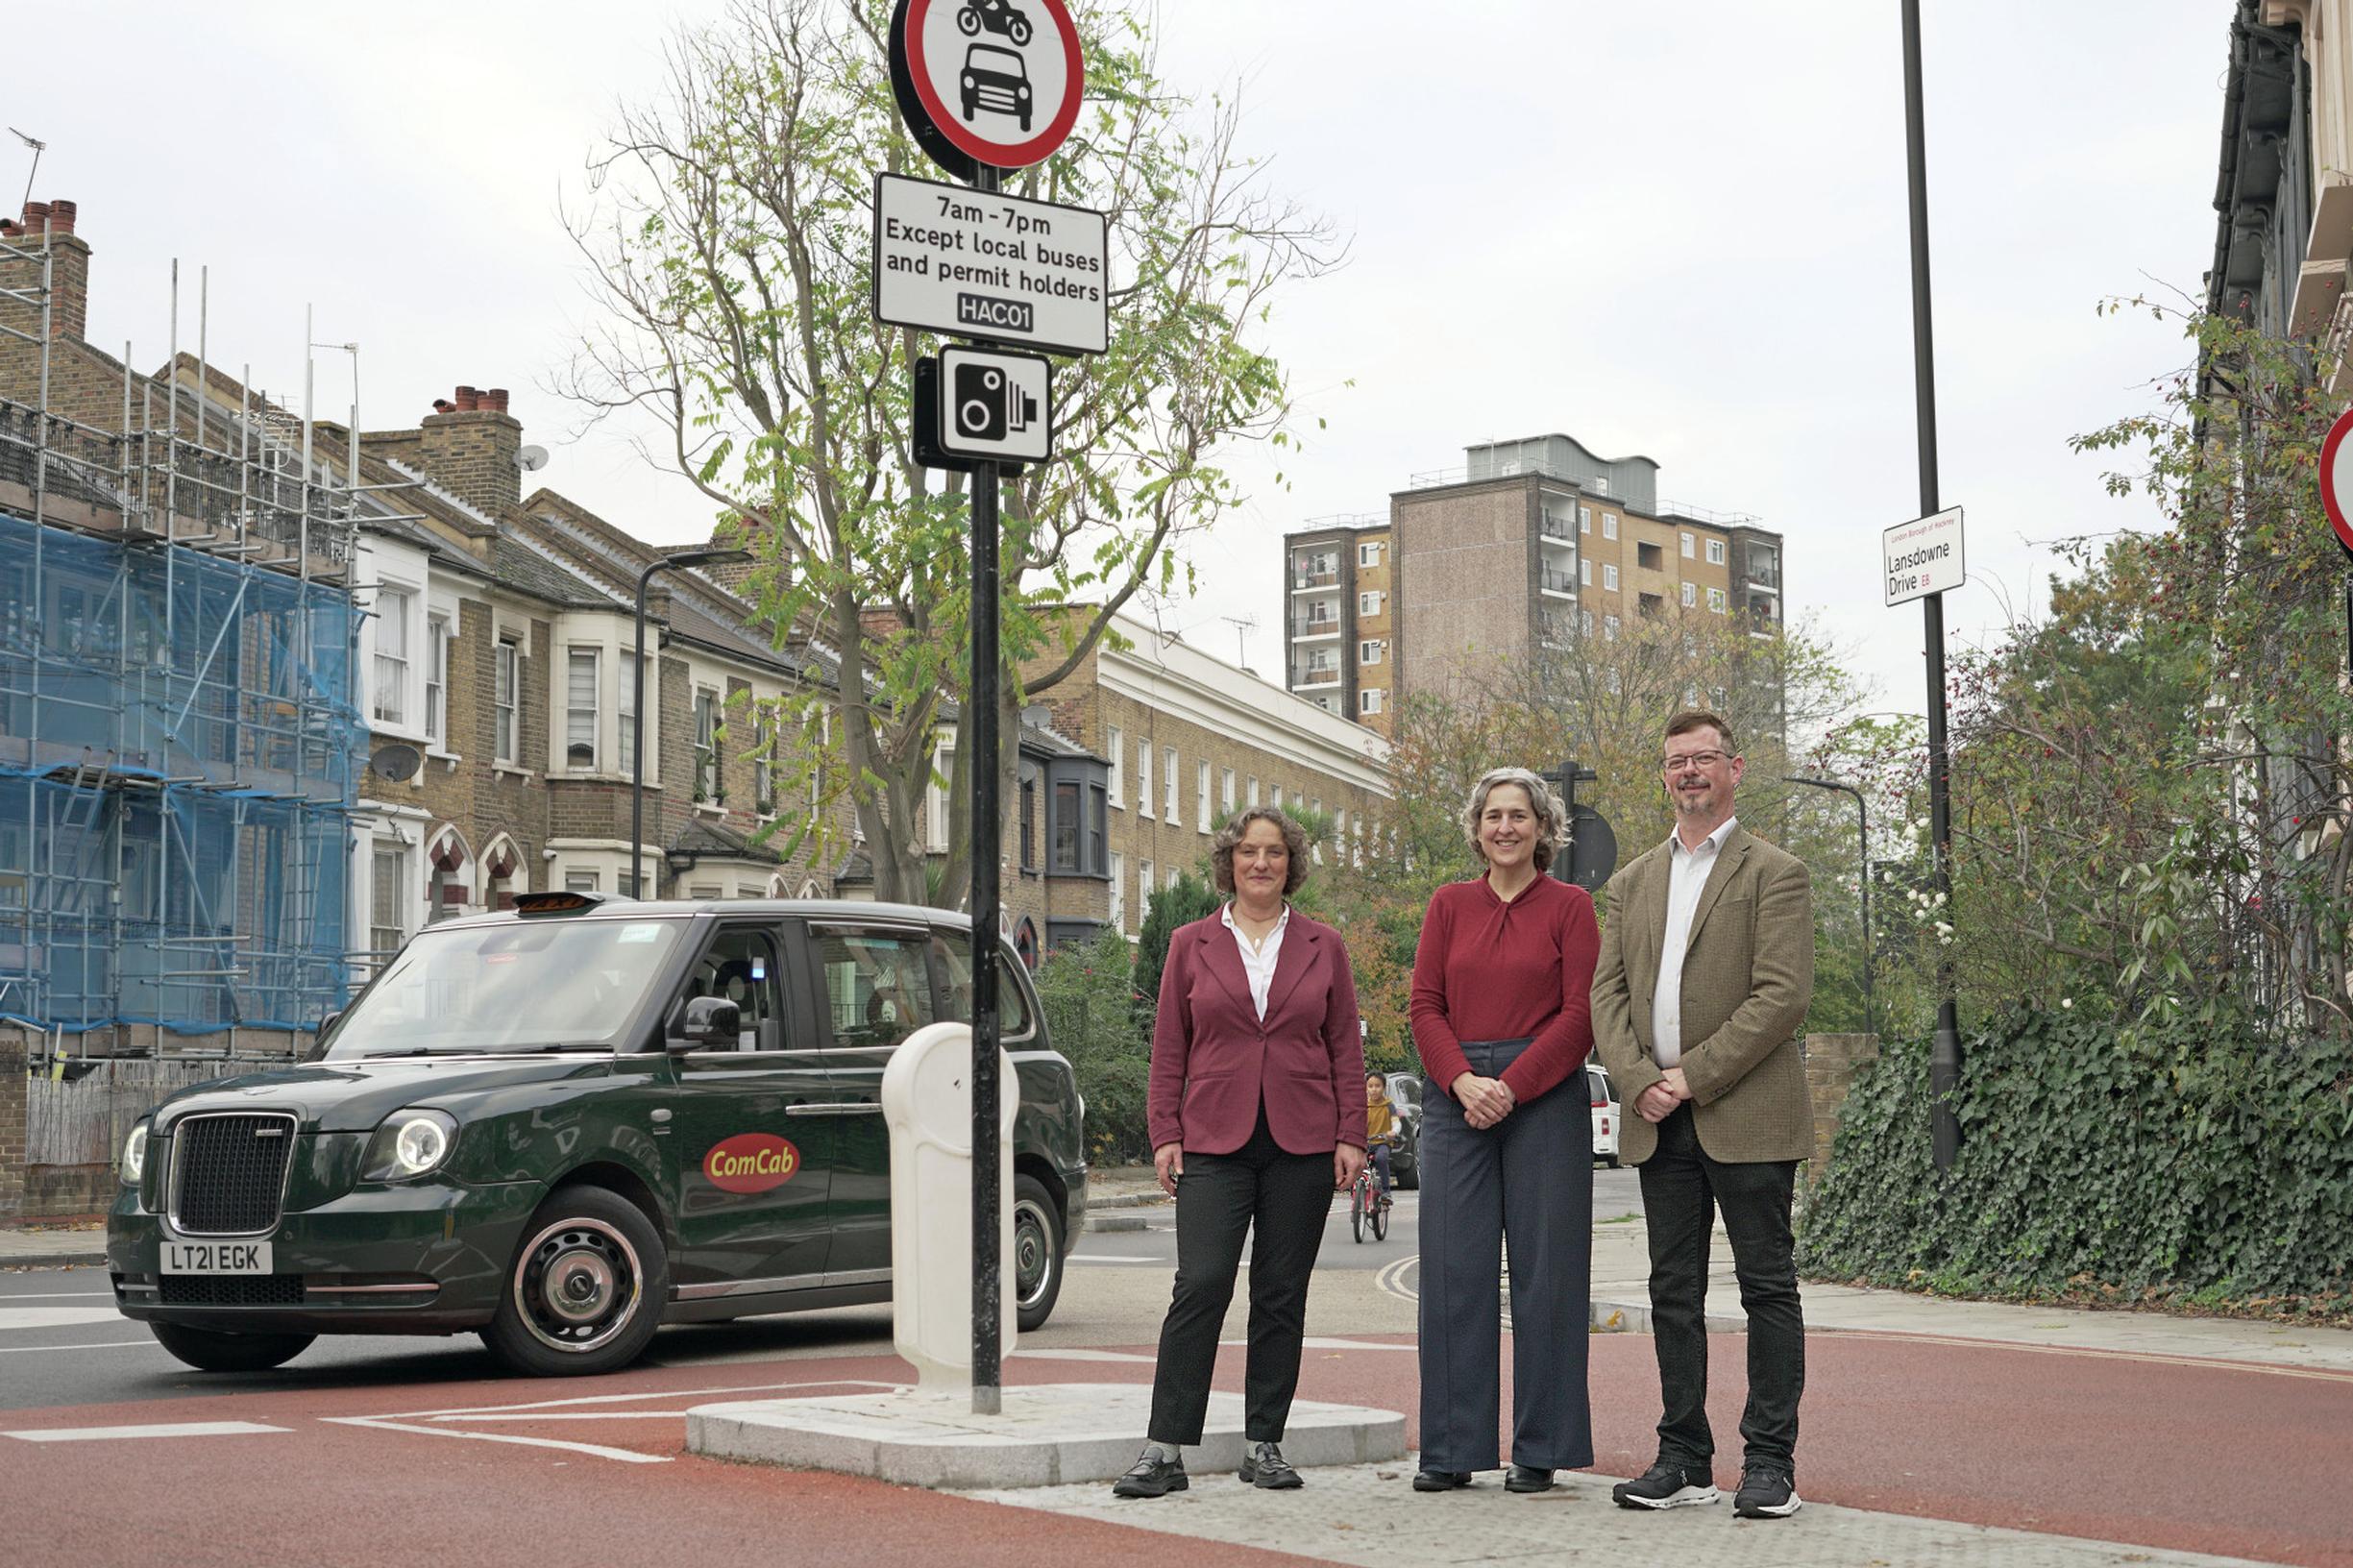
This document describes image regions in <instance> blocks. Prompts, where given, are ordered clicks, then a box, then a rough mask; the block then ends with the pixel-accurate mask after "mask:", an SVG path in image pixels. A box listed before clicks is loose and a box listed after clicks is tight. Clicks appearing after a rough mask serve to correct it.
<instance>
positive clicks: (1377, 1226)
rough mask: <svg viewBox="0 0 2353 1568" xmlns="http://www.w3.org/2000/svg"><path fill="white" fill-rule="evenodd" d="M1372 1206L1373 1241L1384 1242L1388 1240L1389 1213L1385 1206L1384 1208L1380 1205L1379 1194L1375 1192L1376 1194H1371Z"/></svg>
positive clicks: (1383, 1205)
mask: <svg viewBox="0 0 2353 1568" xmlns="http://www.w3.org/2000/svg"><path fill="white" fill-rule="evenodd" d="M1372 1204H1373V1239H1374V1240H1376V1241H1386V1240H1387V1239H1388V1238H1389V1211H1388V1208H1387V1206H1385V1204H1383V1203H1382V1201H1381V1194H1380V1193H1378V1192H1376V1193H1374V1194H1373V1199H1372Z"/></svg>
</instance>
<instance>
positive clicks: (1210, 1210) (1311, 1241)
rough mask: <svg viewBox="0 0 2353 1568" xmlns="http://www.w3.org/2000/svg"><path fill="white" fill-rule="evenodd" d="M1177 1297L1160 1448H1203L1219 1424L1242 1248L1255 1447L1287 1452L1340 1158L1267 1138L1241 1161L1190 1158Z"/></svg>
mask: <svg viewBox="0 0 2353 1568" xmlns="http://www.w3.org/2000/svg"><path fill="white" fill-rule="evenodd" d="M1176 1212H1177V1273H1176V1291H1175V1294H1174V1297H1173V1299H1172V1300H1170V1302H1169V1304H1168V1316H1167V1319H1166V1320H1165V1321H1164V1322H1163V1323H1162V1325H1161V1331H1160V1361H1159V1364H1158V1365H1156V1366H1155V1367H1154V1368H1153V1371H1152V1426H1151V1429H1150V1432H1149V1433H1148V1435H1149V1436H1150V1437H1151V1439H1152V1440H1153V1441H1154V1442H1156V1443H1174V1444H1178V1445H1188V1446H1189V1445H1190V1444H1194V1443H1198V1442H1199V1441H1200V1440H1201V1424H1202V1422H1203V1420H1204V1419H1205V1418H1206V1417H1207V1416H1208V1414H1209V1403H1210V1378H1211V1375H1212V1374H1213V1372H1215V1370H1216V1366H1217V1335H1218V1332H1219V1330H1220V1329H1222V1328H1223V1327H1224V1325H1225V1318H1226V1308H1227V1307H1228V1306H1229V1305H1231V1304H1232V1302H1233V1300H1234V1276H1235V1275H1237V1274H1238V1273H1239V1272H1240V1271H1241V1261H1242V1237H1243V1235H1244V1234H1245V1233H1247V1232H1251V1231H1253V1230H1255V1231H1256V1233H1257V1236H1256V1239H1255V1240H1254V1242H1253V1244H1252V1246H1251V1249H1250V1348H1249V1353H1248V1361H1247V1364H1246V1366H1245V1369H1244V1372H1243V1377H1242V1415H1243V1427H1242V1435H1243V1437H1244V1438H1245V1439H1246V1440H1248V1441H1250V1442H1253V1443H1279V1442H1281V1441H1282V1440H1283V1428H1284V1424H1285V1423H1286V1422H1287V1421H1288V1420H1289V1419H1290V1413H1291V1395H1292V1394H1293V1393H1295V1392H1296V1391H1297V1390H1298V1387H1299V1354H1300V1341H1301V1339H1303V1338H1304V1337H1305V1336H1306V1334H1307V1323H1308V1277H1309V1276H1310V1275H1311V1274H1312V1273H1313V1272H1314V1271H1315V1255H1316V1253H1317V1252H1319V1251H1321V1250H1322V1248H1323V1242H1324V1221H1325V1219H1326V1218H1327V1217H1328V1216H1329V1215H1330V1214H1331V1212H1332V1155H1331V1153H1330V1152H1329V1151H1327V1152H1325V1153H1322V1154H1291V1153H1288V1152H1287V1151H1286V1150H1285V1149H1284V1147H1283V1146H1282V1145H1281V1144H1280V1143H1277V1142H1276V1141H1275V1139H1274V1134H1273V1133H1271V1132H1269V1131H1268V1130H1267V1127H1266V1108H1265V1107H1264V1106H1263V1105H1262V1106H1260V1107H1259V1124H1258V1130H1257V1131H1256V1132H1254V1133H1253V1134H1251V1135H1250V1141H1249V1142H1247V1143H1245V1144H1243V1145H1242V1146H1241V1147H1240V1148H1238V1149H1237V1150H1235V1151H1234V1152H1233V1153H1232V1154H1195V1153H1193V1152H1192V1151H1191V1150H1189V1149H1188V1150H1187V1151H1186V1153H1185V1174H1184V1175H1183V1176H1180V1177H1179V1178H1177V1198H1176Z"/></svg>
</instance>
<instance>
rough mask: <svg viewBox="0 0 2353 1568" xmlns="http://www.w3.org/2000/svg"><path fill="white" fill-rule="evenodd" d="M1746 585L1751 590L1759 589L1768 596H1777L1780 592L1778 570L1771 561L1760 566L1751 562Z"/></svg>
mask: <svg viewBox="0 0 2353 1568" xmlns="http://www.w3.org/2000/svg"><path fill="white" fill-rule="evenodd" d="M1747 585H1748V586H1749V587H1751V588H1761V589H1763V590H1764V591H1765V592H1766V593H1769V594H1777V593H1779V592H1780V591H1781V574H1780V570H1779V568H1777V567H1776V566H1775V565H1774V564H1773V563H1772V562H1771V561H1767V562H1766V563H1765V564H1764V565H1762V566H1759V565H1757V564H1756V563H1755V562H1754V561H1751V562H1750V563H1749V576H1748V583H1747Z"/></svg>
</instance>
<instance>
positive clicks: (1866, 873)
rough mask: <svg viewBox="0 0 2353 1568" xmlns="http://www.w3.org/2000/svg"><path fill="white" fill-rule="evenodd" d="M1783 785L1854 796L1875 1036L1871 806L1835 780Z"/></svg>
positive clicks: (1869, 1030) (1870, 1022)
mask: <svg viewBox="0 0 2353 1568" xmlns="http://www.w3.org/2000/svg"><path fill="white" fill-rule="evenodd" d="M1781 782H1782V783H1784V784H1803V785H1806V786H1808V787H1809V788H1812V789H1817V790H1836V791H1837V792H1838V793H1839V794H1841V795H1851V796H1854V832H1855V840H1856V842H1857V844H1858V845H1859V846H1860V847H1861V850H1862V855H1861V858H1860V859H1859V860H1857V862H1856V865H1857V867H1858V868H1859V869H1860V870H1861V871H1862V884H1863V1033H1865V1034H1867V1035H1875V1034H1877V1033H1878V1032H1879V1024H1878V1013H1877V1010H1876V1009H1875V1007H1874V1006H1873V1005H1872V999H1871V959H1872V953H1871V805H1870V803H1869V802H1868V801H1866V800H1865V799H1864V798H1863V792H1862V791H1860V790H1858V789H1856V788H1855V787H1854V786H1853V785H1851V784H1841V783H1840V782H1838V780H1836V779H1834V778H1801V777H1799V776H1798V775H1796V774H1794V773H1793V774H1790V775H1788V776H1786V777H1784V778H1783V779H1782V780H1781Z"/></svg>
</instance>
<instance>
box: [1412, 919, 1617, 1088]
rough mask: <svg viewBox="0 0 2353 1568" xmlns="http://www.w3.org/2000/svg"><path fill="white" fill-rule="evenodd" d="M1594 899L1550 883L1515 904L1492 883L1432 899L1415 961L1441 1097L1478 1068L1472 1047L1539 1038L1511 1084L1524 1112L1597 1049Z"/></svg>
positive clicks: (1416, 1032) (1417, 1031)
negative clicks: (1468, 1045) (1468, 1056)
mask: <svg viewBox="0 0 2353 1568" xmlns="http://www.w3.org/2000/svg"><path fill="white" fill-rule="evenodd" d="M1601 952H1602V932H1601V927H1600V925H1599V924H1597V923H1596V922H1595V920H1594V919H1593V897H1592V895H1591V894H1588V893H1586V892H1585V890H1584V889H1582V888H1581V887H1578V886H1576V885H1575V884H1574V883H1569V882H1557V881H1555V880H1554V879H1553V878H1551V877H1549V876H1540V877H1538V878H1536V880H1535V881H1534V882H1532V883H1531V884H1530V885H1529V886H1528V887H1527V888H1525V889H1523V890H1522V891H1521V893H1520V895H1519V896H1518V897H1516V898H1514V899H1512V900H1511V901H1510V902H1509V903H1506V902H1504V900H1503V899H1501V898H1498V897H1497V896H1496V895H1495V890H1494V889H1493V888H1491V887H1489V886H1488V885H1487V879H1486V878H1485V877H1483V876H1482V877H1480V878H1479V879H1478V880H1476V881H1473V882H1450V883H1448V884H1447V885H1446V886H1445V887H1442V888H1440V889H1439V890H1438V891H1437V892H1436V893H1435V894H1433V895H1432V896H1431V899H1430V911H1429V913H1428V914H1427V915H1425V916H1424V917H1423V918H1422V937H1421V943H1420V945H1419V946H1418V947H1416V948H1415V949H1414V953H1413V1002H1412V1007H1411V1010H1410V1012H1411V1017H1412V1020H1413V1043H1414V1046H1415V1048H1416V1049H1418V1050H1419V1051H1420V1052H1421V1057H1422V1071H1423V1072H1424V1073H1426V1074H1427V1075H1428V1076H1429V1078H1430V1082H1431V1083H1432V1084H1433V1085H1434V1086H1435V1087H1436V1088H1437V1089H1438V1090H1440V1091H1441V1092H1443V1091H1445V1090H1447V1087H1448V1086H1449V1085H1451V1084H1452V1083H1453V1082H1454V1081H1455V1080H1456V1079H1457V1078H1458V1077H1459V1076H1461V1075H1462V1074H1463V1073H1465V1072H1468V1071H1469V1070H1471V1069H1470V1064H1469V1063H1468V1062H1467V1061H1465V1060H1464V1058H1463V1055H1462V1041H1466V1040H1532V1041H1533V1043H1532V1044H1531V1045H1530V1046H1529V1047H1528V1049H1526V1050H1524V1051H1522V1052H1521V1053H1520V1055H1519V1060H1517V1061H1515V1062H1513V1063H1512V1064H1511V1065H1510V1066H1507V1067H1506V1068H1505V1069H1504V1071H1503V1075H1502V1076H1503V1081H1504V1082H1505V1084H1507V1085H1508V1086H1509V1088H1510V1090H1511V1093H1512V1096H1513V1097H1514V1098H1515V1099H1517V1100H1518V1101H1519V1102H1520V1103H1521V1104H1523V1105H1524V1104H1526V1103H1527V1102H1528V1101H1530V1100H1532V1099H1534V1098H1535V1097H1536V1096H1537V1095H1539V1094H1542V1093H1544V1092H1545V1091H1546V1090H1550V1089H1555V1088H1557V1087H1558V1086H1559V1085H1560V1084H1561V1083H1562V1082H1564V1081H1565V1080H1566V1079H1567V1078H1568V1077H1569V1075H1570V1074H1571V1073H1574V1072H1576V1071H1577V1070H1578V1069H1579V1068H1580V1067H1581V1066H1583V1065H1584V1060H1585V1058H1586V1056H1587V1055H1589V1054H1590V1053H1591V1052H1592V1050H1593V1017H1592V1007H1593V998H1592V992H1593V966H1594V963H1595V961H1596V960H1598V959H1599V958H1600V957H1601Z"/></svg>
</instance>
